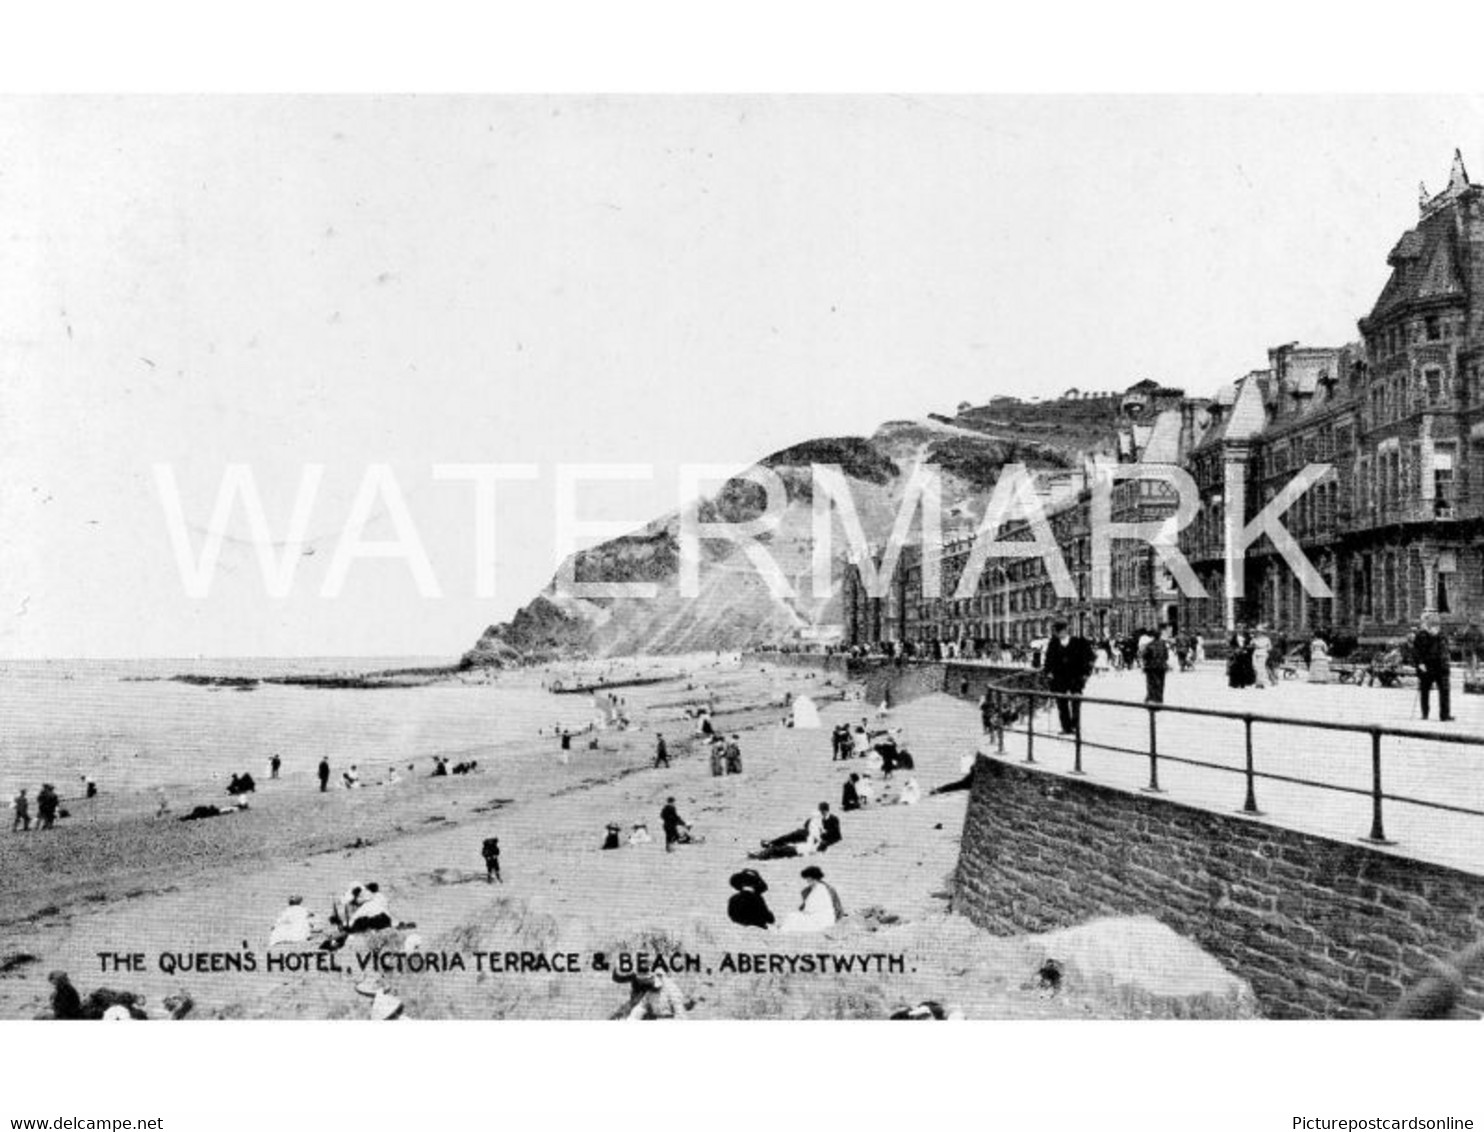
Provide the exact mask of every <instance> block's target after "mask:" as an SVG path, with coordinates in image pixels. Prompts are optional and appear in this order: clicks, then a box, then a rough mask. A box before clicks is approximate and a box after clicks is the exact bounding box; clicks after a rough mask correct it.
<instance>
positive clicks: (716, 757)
mask: <svg viewBox="0 0 1484 1132" xmlns="http://www.w3.org/2000/svg"><path fill="white" fill-rule="evenodd" d="M726 772H727V755H726V744H724V743H723V742H722V741H721V736H720V735H713V736H711V777H712V778H720V777H721V776H722V775H724V774H726Z"/></svg>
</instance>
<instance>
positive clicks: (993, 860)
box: [953, 757, 1484, 1018]
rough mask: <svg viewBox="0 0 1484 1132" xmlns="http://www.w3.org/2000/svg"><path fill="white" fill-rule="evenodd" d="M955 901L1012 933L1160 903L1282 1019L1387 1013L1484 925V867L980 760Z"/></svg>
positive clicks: (1472, 1002)
mask: <svg viewBox="0 0 1484 1132" xmlns="http://www.w3.org/2000/svg"><path fill="white" fill-rule="evenodd" d="M953 907H954V909H955V910H956V911H958V912H961V913H963V914H965V915H967V916H968V917H969V919H971V920H972V921H974V923H976V924H979V925H980V926H982V927H985V928H988V929H989V930H991V931H994V932H999V933H1005V934H1011V933H1016V932H1023V931H1046V930H1050V929H1054V928H1062V927H1069V926H1072V925H1075V924H1078V923H1082V922H1085V921H1086V920H1089V919H1092V918H1095V917H1099V916H1110V915H1135V914H1147V915H1152V916H1154V917H1156V918H1158V919H1159V920H1161V921H1163V922H1164V923H1165V924H1167V925H1169V926H1170V927H1171V928H1173V929H1174V930H1175V931H1177V932H1179V933H1180V934H1181V935H1183V936H1185V937H1186V938H1188V939H1191V940H1193V941H1195V942H1196V943H1198V944H1199V945H1200V946H1201V947H1203V948H1205V949H1206V950H1207V951H1208V952H1210V953H1211V954H1212V955H1214V956H1216V957H1217V958H1218V959H1220V960H1221V961H1222V962H1223V963H1224V964H1225V965H1226V966H1227V968H1228V969H1229V970H1231V971H1232V972H1233V973H1234V974H1236V975H1238V976H1240V977H1242V978H1244V979H1246V980H1247V981H1248V983H1249V984H1250V985H1251V986H1252V989H1253V991H1254V992H1255V993H1256V995H1257V997H1258V1000H1259V1002H1260V1003H1261V1004H1262V1007H1263V1010H1264V1011H1265V1013H1266V1014H1267V1015H1268V1016H1270V1017H1276V1018H1373V1017H1379V1016H1381V1015H1384V1014H1385V1013H1386V1011H1387V1010H1388V1009H1389V1008H1390V1007H1391V1006H1392V1005H1393V1004H1394V1003H1395V1001H1396V1000H1397V998H1398V997H1399V996H1400V995H1401V994H1402V992H1403V990H1404V989H1406V988H1407V987H1410V986H1411V985H1413V984H1414V983H1415V982H1416V981H1417V980H1418V979H1420V978H1423V977H1425V976H1426V975H1427V974H1429V973H1430V965H1431V963H1432V962H1433V961H1434V960H1436V959H1439V958H1442V957H1443V956H1446V955H1448V954H1449V953H1451V952H1453V951H1455V950H1457V949H1458V948H1460V947H1463V946H1465V945H1467V944H1469V943H1472V942H1473V941H1474V940H1476V939H1478V938H1480V936H1481V934H1484V877H1479V876H1475V875H1472V874H1469V873H1464V872H1460V871H1457V870H1454V869H1449V868H1445V867H1442V866H1439V865H1432V864H1426V863H1423V862H1417V861H1411V860H1407V859H1405V858H1403V857H1399V856H1396V855H1394V854H1390V853H1385V852H1381V851H1379V850H1377V849H1374V848H1372V847H1370V846H1367V845H1365V844H1362V843H1355V844H1348V843H1345V842H1340V841H1333V840H1329V839H1326V838H1322V837H1317V836H1312V835H1309V834H1305V833H1299V832H1296V831H1293V830H1287V829H1281V828H1277V827H1275V826H1272V825H1269V824H1267V823H1265V822H1262V821H1260V820H1255V819H1250V818H1243V817H1240V816H1237V815H1229V814H1223V813H1216V812H1209V811H1206V810H1201V809H1197V808H1194V807H1191V806H1187V805H1183V804H1181V803H1179V802H1174V801H1170V800H1168V799H1167V798H1165V797H1162V796H1160V795H1153V794H1143V793H1132V792H1128V791H1124V790H1119V789H1115V788H1113V787H1109V786H1106V785H1100V784H1098V783H1094V782H1091V781H1088V780H1087V779H1079V778H1074V777H1068V776H1063V775H1058V774H1054V773H1050V772H1047V771H1043V770H1039V769H1035V768H1031V767H1027V766H1024V765H1022V764H1019V763H1008V762H1005V761H1003V760H1000V759H991V758H985V757H981V758H980V759H979V760H978V763H977V764H976V767H975V775H974V785H973V791H972V793H971V796H970V801H969V808H968V812H967V815H966V817H965V821H964V830H963V839H962V842H961V845H960V849H959V862H958V869H957V872H956V874H955V878H954V898H953ZM1461 1013H1466V1014H1469V1015H1472V1016H1474V1017H1479V1016H1481V1014H1484V995H1480V994H1479V992H1478V990H1477V988H1476V987H1475V988H1471V990H1470V993H1469V997H1468V998H1467V999H1466V1001H1465V1004H1464V1008H1463V1010H1462V1011H1461Z"/></svg>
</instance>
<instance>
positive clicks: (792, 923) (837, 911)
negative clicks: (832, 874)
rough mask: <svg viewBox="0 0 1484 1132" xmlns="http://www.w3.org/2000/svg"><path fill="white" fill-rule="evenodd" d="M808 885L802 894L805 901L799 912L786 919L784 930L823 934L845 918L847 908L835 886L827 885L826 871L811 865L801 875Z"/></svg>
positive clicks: (800, 905)
mask: <svg viewBox="0 0 1484 1132" xmlns="http://www.w3.org/2000/svg"><path fill="white" fill-rule="evenodd" d="M799 876H801V877H803V878H804V879H805V880H806V881H808V883H807V884H806V885H805V886H804V890H803V892H802V893H801V895H802V897H803V899H802V900H801V901H800V903H799V910H798V911H797V912H790V913H789V914H788V916H787V917H785V918H784V921H783V927H782V930H783V931H786V932H822V931H825V930H827V929H828V928H832V927H834V926H835V924H836V923H838V922H839V921H840V920H843V919H844V918H845V906H844V905H843V904H842V903H841V902H840V894H839V893H838V892H836V891H835V889H834V886H833V885H829V884H826V883H825V879H824V870H823V869H821V868H820V867H819V866H818V865H810V866H809V867H808V868H806V869H805V870H804V871H803V872H801V873H800V874H799Z"/></svg>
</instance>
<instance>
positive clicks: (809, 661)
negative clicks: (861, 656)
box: [747, 651, 850, 676]
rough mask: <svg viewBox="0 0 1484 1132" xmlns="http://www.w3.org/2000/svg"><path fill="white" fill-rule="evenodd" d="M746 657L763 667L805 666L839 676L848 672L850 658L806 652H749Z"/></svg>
mask: <svg viewBox="0 0 1484 1132" xmlns="http://www.w3.org/2000/svg"><path fill="white" fill-rule="evenodd" d="M747 659H748V660H750V661H753V662H754V663H757V664H761V665H762V666H763V667H765V668H805V669H810V670H812V671H814V672H829V673H832V674H835V675H839V676H846V675H848V674H849V669H850V660H849V658H848V657H844V656H825V655H824V654H822V653H807V652H766V651H760V652H750V653H748V654H747Z"/></svg>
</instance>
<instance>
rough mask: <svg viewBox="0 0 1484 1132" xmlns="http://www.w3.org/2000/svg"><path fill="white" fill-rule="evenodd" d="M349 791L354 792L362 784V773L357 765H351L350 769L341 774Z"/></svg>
mask: <svg viewBox="0 0 1484 1132" xmlns="http://www.w3.org/2000/svg"><path fill="white" fill-rule="evenodd" d="M340 777H341V779H342V780H343V781H344V783H345V788H346V789H347V790H354V789H355V788H356V787H357V786H359V785H360V784H361V771H360V768H359V767H357V766H356V764H355V763H351V765H350V769H349V770H347V771H345V772H344V773H342V774H341V776H340Z"/></svg>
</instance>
